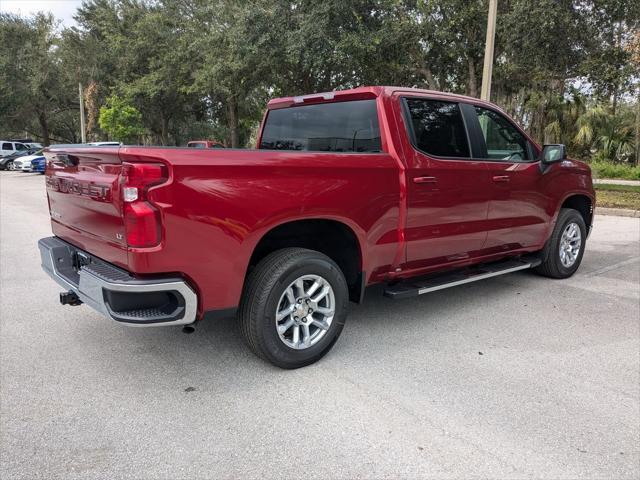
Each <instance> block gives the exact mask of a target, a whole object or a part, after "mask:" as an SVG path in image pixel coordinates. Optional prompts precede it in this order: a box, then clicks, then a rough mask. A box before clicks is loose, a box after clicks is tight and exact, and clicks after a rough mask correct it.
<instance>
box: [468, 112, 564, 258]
mask: <svg viewBox="0 0 640 480" xmlns="http://www.w3.org/2000/svg"><path fill="white" fill-rule="evenodd" d="M474 110H475V114H476V118H477V120H476V123H475V128H477V129H479V130H480V131H481V132H482V134H481V137H482V139H483V140H484V145H483V146H482V147H483V150H484V152H483V156H486V158H487V163H486V165H487V168H488V169H489V175H490V177H491V184H492V189H493V194H492V198H491V202H490V204H489V216H488V236H487V241H486V243H485V245H484V250H485V253H494V252H502V251H510V250H517V249H522V248H528V247H532V246H539V245H540V244H541V243H543V242H544V240H545V238H544V237H545V235H546V234H547V226H548V222H549V218H550V216H551V215H553V205H552V202H551V200H550V198H549V197H548V196H547V195H545V194H544V193H543V192H545V191H546V190H547V189H546V188H544V186H543V185H542V182H544V181H545V180H546V177H545V176H544V175H543V174H542V172H541V170H540V164H539V162H538V161H537V160H536V159H535V158H534V157H535V151H534V148H533V146H532V145H531V143H530V142H529V141H528V139H527V137H526V136H525V135H524V134H523V133H522V132H521V131H520V130H519V129H518V128H517V127H516V126H515V125H514V124H513V123H512V122H511V121H509V119H507V118H506V117H505V116H504V115H502V114H501V113H500V112H498V111H496V110H492V109H488V108H484V107H480V106H475V107H474ZM471 114H473V112H471ZM467 118H468V123H470V124H472V123H473V120H474V119H472V118H471V117H470V116H469V115H467ZM471 128H472V129H473V126H472V127H471Z"/></svg>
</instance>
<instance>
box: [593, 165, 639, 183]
mask: <svg viewBox="0 0 640 480" xmlns="http://www.w3.org/2000/svg"><path fill="white" fill-rule="evenodd" d="M589 165H590V166H591V170H592V171H593V176H594V177H595V178H620V179H623V180H640V166H634V165H631V164H628V163H613V162H603V161H592V162H590V163H589Z"/></svg>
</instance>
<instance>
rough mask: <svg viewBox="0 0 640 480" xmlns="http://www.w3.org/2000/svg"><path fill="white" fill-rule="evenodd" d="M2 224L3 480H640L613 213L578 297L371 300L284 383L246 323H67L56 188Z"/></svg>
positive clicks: (633, 257) (13, 192)
mask: <svg viewBox="0 0 640 480" xmlns="http://www.w3.org/2000/svg"><path fill="white" fill-rule="evenodd" d="M0 208H1V218H0V222H1V223H0V248H1V250H0V269H1V285H0V302H1V303H0V316H1V320H0V321H1V323H0V368H1V370H0V380H1V384H0V401H1V404H0V415H1V418H0V421H1V423H0V428H1V431H0V434H1V437H0V442H1V443H0V448H1V450H0V453H1V458H0V462H1V463H0V477H1V478H3V479H9V478H37V477H40V478H65V479H66V478H172V479H173V478H205V477H206V478H222V477H233V478H305V479H307V478H323V479H324V478H345V479H346V478H385V477H386V478H426V477H437V478H471V477H493V478H532V477H535V478H554V479H555V478H616V479H621V478H638V477H639V476H640V451H639V448H640V442H639V439H640V383H639V379H640V219H638V218H621V217H610V216H606V217H605V216H596V221H595V231H594V232H593V234H592V236H591V238H590V239H589V241H588V244H587V251H586V254H585V257H584V261H583V264H582V267H581V269H580V270H579V272H578V274H576V275H575V276H574V277H572V278H571V279H569V280H564V281H553V280H549V279H545V278H542V277H539V276H536V275H534V274H533V273H531V272H522V273H515V274H510V275H507V276H502V277H496V278H494V279H490V280H487V281H483V282H477V283H472V284H469V285H466V286H461V287H457V288H453V289H448V290H443V291H439V292H434V293H431V294H428V295H424V296H422V297H419V298H416V299H412V300H405V301H393V300H390V299H387V298H384V297H382V296H381V295H380V292H379V290H376V289H373V290H372V291H371V292H369V294H368V297H367V298H366V301H365V304H364V305H361V306H356V305H352V307H351V313H350V317H349V319H348V320H347V324H346V327H345V329H344V331H343V334H342V337H341V338H340V340H339V341H338V343H337V344H336V346H335V348H334V349H333V350H332V351H331V352H330V353H329V355H327V356H326V357H325V358H324V359H323V360H321V361H320V362H319V363H317V364H315V365H312V366H310V367H307V368H303V369H300V370H295V371H283V370H279V369H277V368H275V367H272V366H270V365H269V364H266V363H264V362H262V361H260V360H259V359H257V358H256V357H254V356H253V355H252V354H251V353H250V352H249V351H248V350H247V348H245V346H244V345H243V343H242V342H241V340H240V335H239V332H238V331H237V328H236V325H235V323H234V321H233V320H226V321H219V322H209V323H202V324H201V325H200V326H199V327H198V328H197V329H196V332H195V333H194V334H192V335H185V334H183V333H181V331H180V329H179V328H175V327H174V328H147V329H144V328H142V329H137V328H127V327H123V326H120V325H117V324H115V323H114V322H111V321H109V320H107V319H105V318H102V317H101V316H100V315H99V314H97V313H95V312H93V311H92V310H91V309H89V308H88V307H86V306H80V307H63V306H61V305H60V304H59V303H58V292H59V291H60V288H59V287H58V286H57V285H56V284H55V283H54V282H53V281H52V280H51V279H49V278H48V277H47V276H46V275H45V274H44V273H43V272H42V271H41V269H40V259H39V253H38V249H37V245H36V242H37V240H38V239H39V238H41V237H43V236H48V235H50V227H49V219H48V213H47V200H46V195H45V189H44V179H43V177H42V176H40V175H37V174H22V173H19V172H0ZM211 274H212V275H215V274H216V273H215V265H212V266H211Z"/></svg>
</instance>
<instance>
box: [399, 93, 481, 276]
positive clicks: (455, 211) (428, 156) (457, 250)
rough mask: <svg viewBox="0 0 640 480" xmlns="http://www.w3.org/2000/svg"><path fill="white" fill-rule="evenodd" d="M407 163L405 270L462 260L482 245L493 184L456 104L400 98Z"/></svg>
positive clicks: (472, 254)
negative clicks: (406, 133)
mask: <svg viewBox="0 0 640 480" xmlns="http://www.w3.org/2000/svg"><path fill="white" fill-rule="evenodd" d="M401 102H402V107H403V116H404V120H405V122H404V123H405V124H406V125H407V127H408V130H409V132H408V134H409V143H410V144H411V147H410V148H408V149H407V151H406V163H407V195H408V198H407V203H408V211H407V223H406V230H405V239H406V242H407V264H406V265H405V268H406V269H411V270H413V269H424V268H430V267H436V266H438V265H444V264H448V263H451V262H455V261H457V260H466V259H470V258H473V257H474V256H477V255H478V254H479V251H480V250H481V248H482V246H483V245H484V243H485V240H486V237H487V233H486V230H487V229H486V222H487V215H488V208H489V200H490V196H491V191H492V185H491V181H490V178H489V171H488V169H487V167H486V161H485V160H483V159H481V160H476V159H475V158H474V157H475V156H476V154H477V153H478V152H477V151H476V149H477V147H476V145H475V143H476V142H470V141H469V135H468V133H467V128H466V126H465V122H464V119H463V115H462V112H461V105H460V104H459V103H457V102H451V101H445V100H440V99H437V98H426V97H406V98H403V99H401Z"/></svg>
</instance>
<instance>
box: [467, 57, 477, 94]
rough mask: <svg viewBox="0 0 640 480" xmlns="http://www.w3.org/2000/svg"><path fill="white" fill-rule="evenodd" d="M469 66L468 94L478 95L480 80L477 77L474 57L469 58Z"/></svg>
mask: <svg viewBox="0 0 640 480" xmlns="http://www.w3.org/2000/svg"><path fill="white" fill-rule="evenodd" d="M467 66H468V69H469V83H468V86H467V94H468V95H469V96H470V97H475V98H477V97H478V82H477V79H476V64H475V62H474V61H473V59H472V58H468V59H467Z"/></svg>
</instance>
